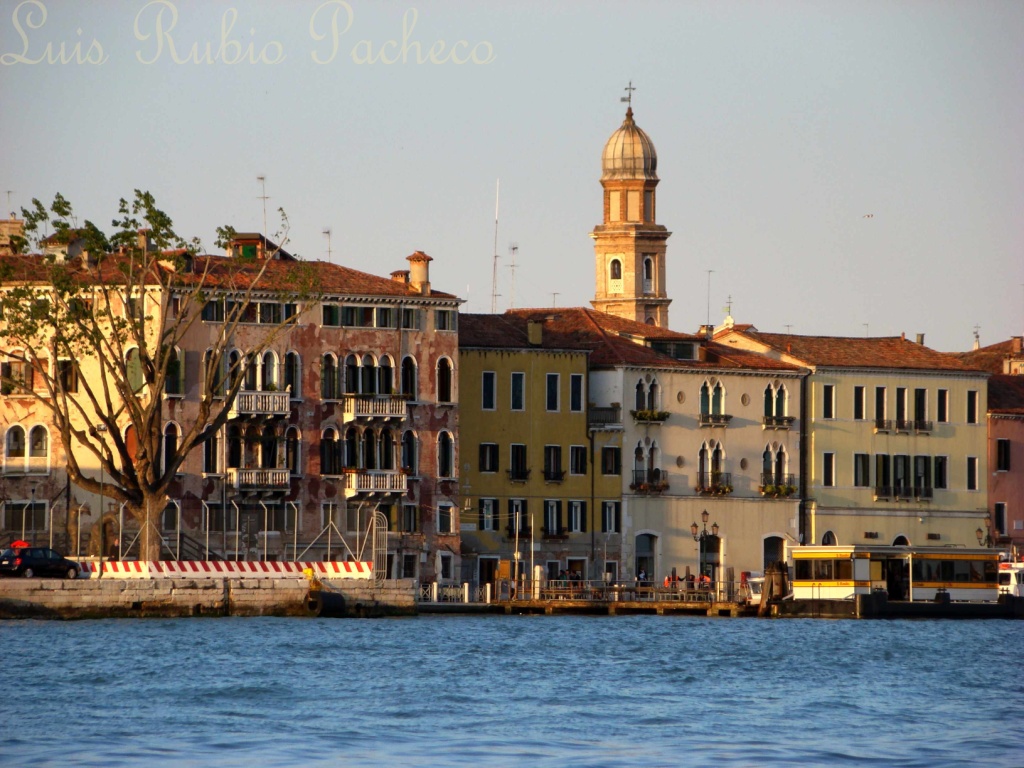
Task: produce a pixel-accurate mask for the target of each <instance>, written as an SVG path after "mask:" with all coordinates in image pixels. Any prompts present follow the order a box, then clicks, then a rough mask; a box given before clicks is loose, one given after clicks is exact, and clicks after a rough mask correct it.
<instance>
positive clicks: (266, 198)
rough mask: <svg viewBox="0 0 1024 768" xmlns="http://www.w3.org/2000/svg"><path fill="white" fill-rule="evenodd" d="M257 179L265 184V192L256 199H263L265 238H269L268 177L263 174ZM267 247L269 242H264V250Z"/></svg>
mask: <svg viewBox="0 0 1024 768" xmlns="http://www.w3.org/2000/svg"><path fill="white" fill-rule="evenodd" d="M256 181H258V182H259V183H260V184H261V185H263V194H261V195H260V196H259V197H258V198H256V199H257V200H262V201H263V239H264V240H266V239H267V200H269V199H270V198H269V197H267V177H266V176H263V175H260V176H257V177H256ZM266 248H267V244H266V243H264V244H263V249H264V251H265V250H266ZM264 255H266V254H264Z"/></svg>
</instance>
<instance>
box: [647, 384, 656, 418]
mask: <svg viewBox="0 0 1024 768" xmlns="http://www.w3.org/2000/svg"><path fill="white" fill-rule="evenodd" d="M658 389H659V387H658V382H657V381H652V382H651V386H650V389H648V390H647V410H649V411H656V410H658V401H659V398H658V394H659V392H658Z"/></svg>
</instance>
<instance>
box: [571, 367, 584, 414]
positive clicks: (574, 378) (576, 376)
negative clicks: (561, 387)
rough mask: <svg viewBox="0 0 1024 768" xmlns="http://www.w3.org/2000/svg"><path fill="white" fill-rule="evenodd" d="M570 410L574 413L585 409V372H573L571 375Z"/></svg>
mask: <svg viewBox="0 0 1024 768" xmlns="http://www.w3.org/2000/svg"><path fill="white" fill-rule="evenodd" d="M569 410H570V411H572V412H573V413H581V412H582V411H583V374H582V373H573V374H570V376H569Z"/></svg>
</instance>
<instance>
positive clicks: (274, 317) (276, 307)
mask: <svg viewBox="0 0 1024 768" xmlns="http://www.w3.org/2000/svg"><path fill="white" fill-rule="evenodd" d="M257 309H258V310H259V318H258V321H259V323H260V324H261V325H280V324H281V305H280V304H275V303H271V302H269V301H264V302H260V303H259V304H258V305H257Z"/></svg>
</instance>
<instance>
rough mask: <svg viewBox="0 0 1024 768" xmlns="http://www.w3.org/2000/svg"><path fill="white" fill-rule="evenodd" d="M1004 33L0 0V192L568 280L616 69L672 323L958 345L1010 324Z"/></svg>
mask: <svg viewBox="0 0 1024 768" xmlns="http://www.w3.org/2000/svg"><path fill="white" fill-rule="evenodd" d="M1021 40H1024V4H1021V3H1019V2H985V1H984V0H977V1H975V2H942V0H937V1H935V2H899V1H896V2H892V1H887V2H872V1H871V0H856V1H855V2H845V1H844V0H836V1H834V2H757V3H754V2H728V1H727V0H726V1H722V2H685V1H678V0H677V1H674V2H653V1H651V2H642V1H640V2H638V1H636V0H634V1H633V2H628V3H627V2H589V3H582V2H570V1H569V0H547V1H546V2H525V1H521V2H515V3H508V2H504V3H497V2H481V1H476V2H468V1H467V2H419V3H413V2H409V3H406V2H403V1H402V0H398V1H397V2H389V3H379V2H363V1H362V0H349V1H348V2H344V1H343V0H328V1H327V2H324V0H310V1H307V0H291V1H290V2H269V0H268V1H264V0H236V1H235V2H202V3H200V2H187V1H186V0H177V1H172V0H156V1H155V2H148V1H147V0H107V1H106V2H103V3H83V2H71V1H65V0H31V1H30V2H12V1H11V0H0V104H2V105H3V108H2V109H0V136H2V138H3V146H4V150H5V151H4V160H3V163H2V165H0V204H3V205H7V206H8V207H7V210H15V211H19V210H20V209H21V207H22V206H27V205H29V204H30V202H31V200H32V198H39V199H40V200H42V201H43V202H44V203H49V202H50V201H51V200H52V199H53V196H54V194H55V193H57V192H60V193H61V194H63V195H64V196H65V197H67V198H68V199H69V200H71V202H72V203H73V205H74V206H75V209H76V211H77V213H78V216H79V218H80V220H84V219H90V220H92V221H93V222H94V223H96V224H97V225H98V226H100V227H101V228H103V229H106V230H107V231H110V230H112V229H113V228H112V227H111V226H110V222H111V220H112V219H113V218H114V217H115V215H116V212H117V202H118V200H119V199H120V198H122V197H125V198H130V197H131V195H132V191H133V190H134V189H136V188H138V189H144V190H149V191H150V192H152V193H153V194H154V195H155V196H156V199H157V202H158V205H159V206H160V207H161V208H162V209H163V210H165V211H166V212H167V213H168V214H170V215H171V217H172V218H173V219H174V222H175V225H176V228H177V230H178V231H179V233H180V234H183V235H185V236H188V237H191V236H199V237H200V238H202V239H203V241H204V243H205V244H206V245H207V248H208V250H210V251H213V250H214V249H213V245H212V243H213V241H214V239H215V230H216V227H218V226H220V225H224V224H230V225H232V226H234V227H235V228H236V229H238V230H239V231H260V230H262V229H263V227H264V215H263V210H264V202H265V203H266V206H267V219H268V224H267V228H268V230H269V232H270V233H271V234H274V233H277V232H279V231H281V230H282V227H281V220H280V217H279V215H278V213H277V211H278V209H284V211H285V212H286V214H287V217H288V227H287V235H288V245H287V247H288V248H289V250H291V251H292V252H293V253H297V254H299V255H300V256H301V257H302V258H305V259H311V260H312V259H319V260H327V259H328V238H327V236H325V235H324V230H325V229H330V230H331V236H330V258H331V260H333V261H334V262H335V263H341V264H344V265H346V266H351V267H354V268H356V269H360V270H364V271H367V272H372V273H375V274H380V275H388V274H389V273H390V272H392V271H393V270H396V269H404V268H406V267H407V263H406V262H405V260H404V258H405V256H407V255H409V254H411V253H412V252H413V251H415V250H422V251H425V252H426V253H428V254H430V255H431V256H432V257H433V258H434V261H433V263H432V264H431V282H432V284H433V286H434V287H435V288H436V289H438V290H442V291H447V292H450V293H454V294H456V295H458V296H460V297H462V298H463V299H465V304H464V305H463V311H468V312H489V311H490V310H491V306H492V300H493V302H494V303H495V304H496V306H497V309H498V311H504V310H505V309H506V308H508V307H509V306H516V307H531V306H532V307H541V306H544V307H547V306H587V305H589V301H590V299H591V298H593V295H594V252H593V242H592V240H591V238H590V237H589V234H590V232H591V230H592V229H593V227H594V226H595V225H597V224H599V223H600V217H601V200H602V198H601V187H600V182H599V179H600V172H601V166H600V160H601V151H602V149H603V146H604V143H605V142H606V141H607V139H608V137H609V136H610V135H611V134H612V132H613V131H615V130H616V129H617V128H618V127H619V125H620V124H621V122H622V119H623V116H624V112H625V107H626V105H625V104H623V103H622V102H621V101H620V99H621V97H622V96H624V95H625V93H626V91H625V90H624V89H625V88H626V86H627V85H628V84H629V83H630V82H632V84H633V86H635V88H636V90H635V91H634V92H633V102H632V106H633V109H634V113H635V118H636V122H637V124H638V125H639V126H640V127H641V128H643V129H644V130H645V131H646V132H647V133H648V135H649V136H650V137H651V139H652V140H653V142H654V145H655V147H656V148H657V152H658V175H659V177H660V179H661V182H660V184H659V187H658V218H659V223H661V224H664V225H665V226H666V227H667V228H668V229H669V230H670V231H671V232H672V233H673V234H672V236H671V238H670V239H669V241H668V256H667V272H668V275H667V291H668V295H669V297H670V298H672V300H673V302H672V305H671V307H670V315H669V318H670V326H671V327H672V328H673V329H674V330H678V331H685V332H695V331H696V330H697V328H698V326H700V325H701V324H702V323H704V322H706V321H707V320H708V319H709V316H710V320H711V322H713V323H720V322H721V321H722V319H723V317H724V315H725V308H726V306H728V305H730V302H731V307H732V315H733V317H735V319H736V321H737V322H741V323H752V324H754V325H755V326H757V327H758V328H759V329H761V330H764V331H772V332H787V331H789V332H793V333H803V334H817V335H832V336H863V335H866V334H870V335H898V334H899V333H901V332H905V333H906V334H907V336H908V337H909V338H914V337H915V335H916V334H918V333H924V334H925V342H926V344H928V345H929V346H932V347H934V348H936V349H940V350H944V351H956V350H966V349H970V348H971V346H972V344H973V341H974V329H975V327H976V326H978V327H979V333H980V339H981V343H982V344H991V343H994V342H997V341H1001V340H1004V339H1006V338H1008V337H1010V336H1011V335H1021V333H1022V332H1024V215H1022V213H1024V173H1022V171H1024V130H1022V126H1024V98H1022V97H1021V94H1024V45H1021ZM260 176H263V177H264V178H265V183H261V182H260V181H258V180H257V179H258V177H260ZM264 184H265V186H264ZM499 185H500V193H498V194H496V191H497V190H496V188H497V187H498V186H499ZM264 189H265V192H264ZM8 190H9V195H8ZM264 194H265V196H266V197H267V198H268V199H267V200H266V201H264V200H262V199H261V197H262V196H264ZM8 197H9V205H8V200H7V198H8ZM496 198H498V199H497V200H496ZM496 202H497V209H498V225H497V238H495V210H496ZM495 240H496V241H497V247H495ZM512 244H516V245H517V246H518V250H517V252H516V255H515V259H514V268H513V259H512V256H511V247H512ZM496 252H497V255H498V258H497V261H495V253H496ZM495 263H496V264H497V268H496V269H495ZM709 270H710V275H709ZM495 272H496V273H497V282H496V285H495V283H494V280H493V276H494V274H495ZM709 286H710V287H709ZM492 294H497V295H496V297H493V296H492Z"/></svg>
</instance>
